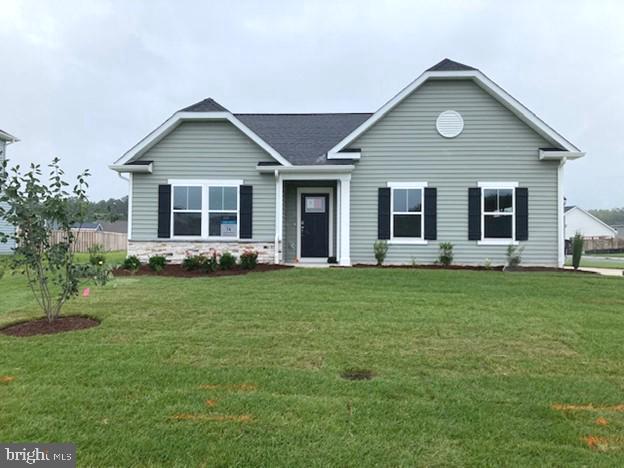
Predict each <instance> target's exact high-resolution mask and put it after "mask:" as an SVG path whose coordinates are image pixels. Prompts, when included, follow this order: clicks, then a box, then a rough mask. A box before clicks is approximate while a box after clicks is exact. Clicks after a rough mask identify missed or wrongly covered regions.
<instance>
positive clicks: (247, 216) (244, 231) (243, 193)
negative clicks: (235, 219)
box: [240, 185, 253, 239]
mask: <svg viewBox="0 0 624 468" xmlns="http://www.w3.org/2000/svg"><path fill="white" fill-rule="evenodd" d="M252 220H253V186H251V185H241V186H240V238H241V239H251V238H252V235H253V229H252Z"/></svg>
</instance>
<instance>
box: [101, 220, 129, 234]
mask: <svg viewBox="0 0 624 468" xmlns="http://www.w3.org/2000/svg"><path fill="white" fill-rule="evenodd" d="M98 223H100V225H101V226H102V231H104V232H117V233H119V234H126V233H127V232H128V221H115V222H114V223H110V222H108V221H98Z"/></svg>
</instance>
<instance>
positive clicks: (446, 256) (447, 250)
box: [438, 242, 453, 266]
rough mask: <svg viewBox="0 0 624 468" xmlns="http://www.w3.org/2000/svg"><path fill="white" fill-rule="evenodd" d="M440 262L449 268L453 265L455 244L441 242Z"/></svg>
mask: <svg viewBox="0 0 624 468" xmlns="http://www.w3.org/2000/svg"><path fill="white" fill-rule="evenodd" d="M438 262H440V263H441V264H442V265H444V266H449V265H450V264H451V263H453V244H451V243H450V242H440V255H439V256H438Z"/></svg>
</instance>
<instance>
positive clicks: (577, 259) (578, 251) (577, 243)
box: [572, 232, 585, 270]
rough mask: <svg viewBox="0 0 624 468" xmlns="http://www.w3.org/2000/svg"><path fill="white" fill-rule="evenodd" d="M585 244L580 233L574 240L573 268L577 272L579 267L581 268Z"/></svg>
mask: <svg viewBox="0 0 624 468" xmlns="http://www.w3.org/2000/svg"><path fill="white" fill-rule="evenodd" d="M584 242H585V241H584V239H583V236H582V235H581V234H580V233H578V232H577V233H576V234H575V235H574V237H573V238H572V266H573V267H574V269H575V270H578V268H579V266H581V257H582V256H583V244H584Z"/></svg>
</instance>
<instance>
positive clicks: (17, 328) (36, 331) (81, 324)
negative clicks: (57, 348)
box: [0, 315, 100, 337]
mask: <svg viewBox="0 0 624 468" xmlns="http://www.w3.org/2000/svg"><path fill="white" fill-rule="evenodd" d="M99 324H100V321H99V320H97V319H95V318H93V317H88V316H86V315H68V316H66V317H59V318H57V319H56V320H55V321H53V322H48V319H47V318H41V319H36V320H29V321H27V322H18V323H13V324H11V325H6V326H4V327H3V328H0V333H2V334H3V335H9V336H17V337H28V336H36V335H53V334H55V333H63V332H68V331H74V330H84V329H86V328H93V327H97V326H98V325H99Z"/></svg>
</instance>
